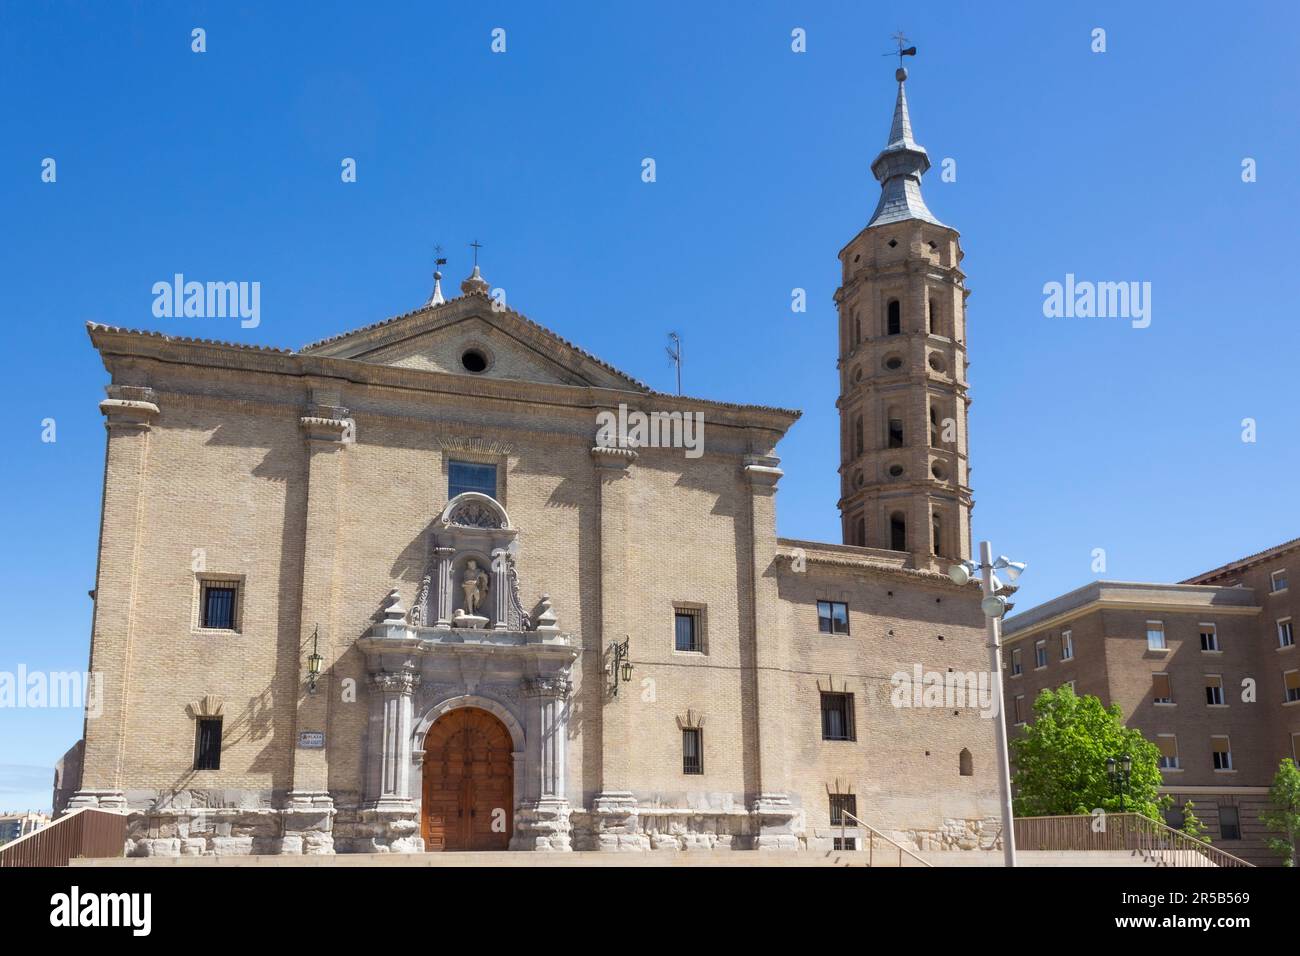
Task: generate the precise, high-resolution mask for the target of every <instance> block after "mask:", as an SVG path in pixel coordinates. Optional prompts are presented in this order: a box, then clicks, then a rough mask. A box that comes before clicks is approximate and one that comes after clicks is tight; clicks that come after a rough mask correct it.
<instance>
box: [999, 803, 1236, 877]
mask: <svg viewBox="0 0 1300 956" xmlns="http://www.w3.org/2000/svg"><path fill="white" fill-rule="evenodd" d="M1014 822H1015V834H1016V848H1017V849H1019V850H1127V851H1129V852H1131V853H1134V854H1137V855H1140V856H1141V857H1142V858H1143V860H1145V861H1146V862H1148V863H1154V864H1156V865H1157V866H1206V867H1208V866H1215V867H1218V866H1254V864H1253V863H1247V862H1246V861H1245V860H1243V859H1242V858H1241V857H1238V856H1233V855H1232V854H1231V853H1228V852H1227V851H1226V850H1220V849H1219V848H1218V847H1216V846H1211V845H1210V844H1208V843H1206V842H1205V841H1204V840H1198V839H1196V838H1195V837H1191V836H1188V835H1187V834H1186V833H1183V832H1182V831H1180V830H1175V829H1174V828H1173V827H1170V826H1166V825H1165V824H1164V823H1161V822H1160V821H1158V820H1152V819H1151V818H1150V817H1145V816H1143V815H1142V814H1140V813H1107V814H1105V815H1104V816H1102V815H1097V816H1093V815H1091V814H1087V815H1078V816H1055V817H1017V818H1016V820H1015V821H1014Z"/></svg>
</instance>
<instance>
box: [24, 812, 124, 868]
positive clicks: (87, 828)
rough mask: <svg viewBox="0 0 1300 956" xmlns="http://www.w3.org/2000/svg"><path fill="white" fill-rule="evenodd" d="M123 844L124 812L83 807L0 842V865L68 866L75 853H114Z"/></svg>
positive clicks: (93, 854)
mask: <svg viewBox="0 0 1300 956" xmlns="http://www.w3.org/2000/svg"><path fill="white" fill-rule="evenodd" d="M125 847H126V814H125V813H113V812H112V811H109V810H98V809H95V808H93V807H82V808H81V809H79V810H73V811H72V812H71V813H69V814H66V815H65V816H61V817H59V818H58V819H57V820H55V821H54V822H53V823H51V824H49V825H48V826H44V827H41V828H40V829H39V830H34V831H32V832H31V833H28V834H27V835H26V836H22V837H19V838H18V839H17V840H14V841H13V842H12V843H6V844H5V845H4V846H0V867H5V866H67V865H68V860H71V859H75V858H77V857H117V856H121V855H122V853H123V851H124V850H125Z"/></svg>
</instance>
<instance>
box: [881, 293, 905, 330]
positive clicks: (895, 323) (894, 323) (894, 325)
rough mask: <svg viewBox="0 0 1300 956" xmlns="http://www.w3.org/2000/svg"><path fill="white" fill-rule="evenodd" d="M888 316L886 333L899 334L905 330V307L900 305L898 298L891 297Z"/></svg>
mask: <svg viewBox="0 0 1300 956" xmlns="http://www.w3.org/2000/svg"><path fill="white" fill-rule="evenodd" d="M886 314H887V316H888V318H887V319H886V320H885V334H886V335H897V334H898V333H899V332H901V331H903V307H902V306H901V305H899V303H898V300H897V299H890V300H889V306H888V310H887V313H886Z"/></svg>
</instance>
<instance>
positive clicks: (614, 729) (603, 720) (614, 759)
mask: <svg viewBox="0 0 1300 956" xmlns="http://www.w3.org/2000/svg"><path fill="white" fill-rule="evenodd" d="M591 457H592V460H593V461H594V462H595V464H596V478H597V482H598V489H599V498H600V644H599V654H597V655H593V658H594V660H596V661H598V662H603V663H605V664H612V663H613V661H612V658H611V656H610V646H611V645H612V644H615V643H619V642H621V641H623V640H625V639H626V638H627V634H628V626H627V616H626V609H625V607H624V604H623V593H624V591H625V589H626V588H627V585H628V581H627V547H628V542H627V507H628V506H627V499H628V483H629V482H630V481H631V479H630V478H629V476H628V468H629V466H630V465H631V464H632V462H633V461H635V460H636V457H637V454H636V452H635V451H634V450H632V449H630V448H617V447H605V446H600V445H598V446H596V447H595V448H593V449H592V450H591ZM588 677H589V679H592V678H594V679H595V681H596V682H597V685H598V688H599V689H598V690H597V692H596V694H595V695H593V697H595V696H597V695H599V698H600V699H601V701H602V703H603V706H602V708H601V711H600V726H601V786H600V793H598V794H596V797H595V799H594V800H593V801H592V806H591V813H592V820H593V830H594V832H595V834H596V840H597V847H596V848H597V849H599V850H644V849H649V845H650V844H649V840H648V839H647V837H646V836H645V834H643V833H642V832H641V828H640V820H639V818H638V816H637V803H636V796H635V794H633V793H632V781H631V768H630V767H629V765H628V755H629V754H630V753H631V750H632V727H631V718H630V710H631V706H632V697H633V694H634V691H633V687H634V686H635V685H633V684H624V685H623V686H622V687H621V688H620V693H619V694H617V695H613V694H611V693H610V687H611V685H612V684H613V681H614V679H615V678H616V677H617V675H614V674H605V673H604V671H603V669H602V670H599V671H597V672H596V673H595V674H592V673H591V672H590V671H589V672H588Z"/></svg>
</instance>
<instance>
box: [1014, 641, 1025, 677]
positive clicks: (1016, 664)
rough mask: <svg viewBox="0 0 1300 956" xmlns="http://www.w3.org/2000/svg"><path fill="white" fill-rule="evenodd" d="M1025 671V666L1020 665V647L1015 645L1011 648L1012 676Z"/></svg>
mask: <svg viewBox="0 0 1300 956" xmlns="http://www.w3.org/2000/svg"><path fill="white" fill-rule="evenodd" d="M1023 671H1024V668H1023V667H1021V666H1020V648H1018V647H1013V648H1012V649H1011V676H1012V677H1015V676H1016V675H1017V674H1020V673H1023Z"/></svg>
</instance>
